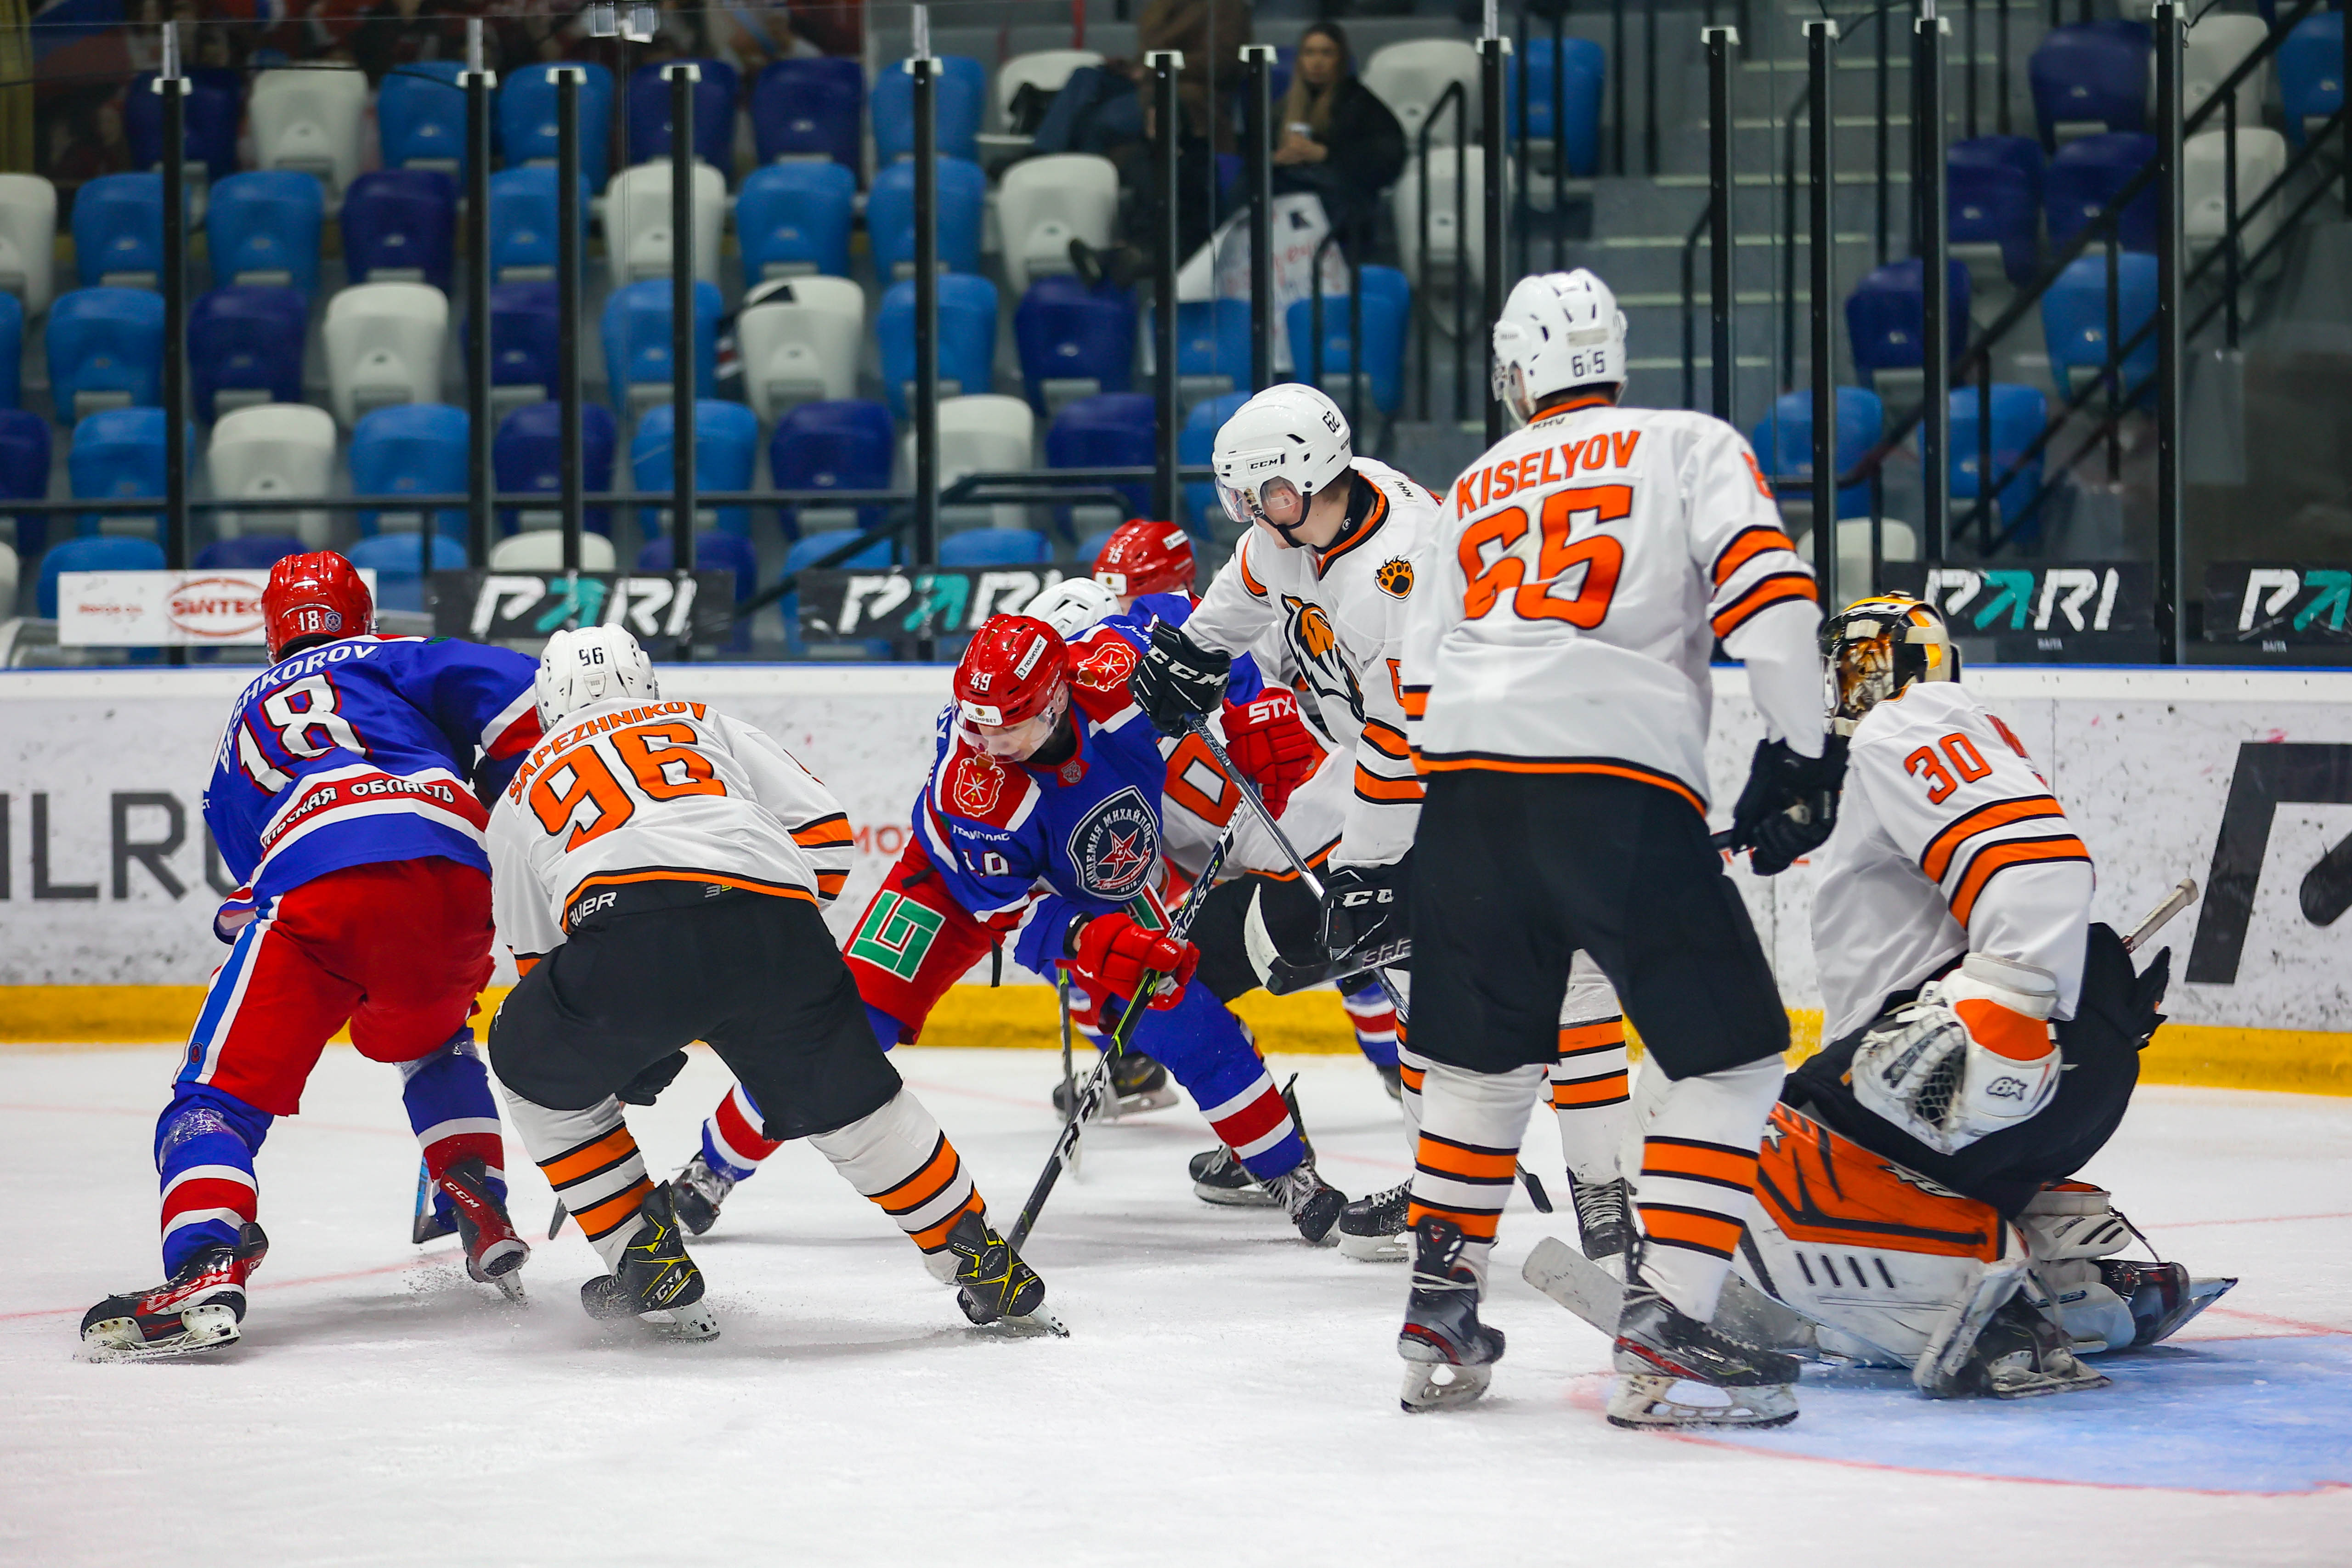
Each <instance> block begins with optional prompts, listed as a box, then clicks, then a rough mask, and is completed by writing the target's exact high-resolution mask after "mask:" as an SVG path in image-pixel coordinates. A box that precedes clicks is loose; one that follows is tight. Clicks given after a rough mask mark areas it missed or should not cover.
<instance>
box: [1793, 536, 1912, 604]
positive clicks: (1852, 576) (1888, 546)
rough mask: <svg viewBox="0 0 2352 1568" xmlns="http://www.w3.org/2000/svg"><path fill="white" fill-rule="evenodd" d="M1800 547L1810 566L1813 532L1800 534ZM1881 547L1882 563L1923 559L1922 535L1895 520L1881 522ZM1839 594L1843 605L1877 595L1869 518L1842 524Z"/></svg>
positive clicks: (1798, 546)
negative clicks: (1871, 568) (1921, 555)
mask: <svg viewBox="0 0 2352 1568" xmlns="http://www.w3.org/2000/svg"><path fill="white" fill-rule="evenodd" d="M1796 546H1797V554H1798V555H1799V556H1800V557H1801V558H1802V559H1803V560H1804V561H1805V562H1806V563H1809V564H1810V563H1811V561H1812V559H1813V535H1812V531H1811V530H1810V529H1807V530H1803V531H1800V532H1799V533H1798V535H1797V538H1796ZM1878 546H1879V552H1880V553H1879V559H1880V560H1882V561H1916V560H1918V559H1919V535H1918V534H1917V533H1916V532H1915V531H1913V530H1912V527H1911V525H1910V524H1909V523H1907V522H1898V521H1895V519H1894V518H1891V517H1888V518H1881V519H1880V520H1879V523H1878ZM1837 591H1838V597H1839V600H1840V602H1844V601H1847V600H1852V599H1859V598H1862V597H1863V596H1864V595H1868V594H1871V593H1874V592H1875V591H1876V588H1875V585H1874V584H1872V583H1871V581H1870V519H1868V518H1866V517H1849V518H1843V519H1841V520H1840V521H1839V522H1838V525H1837Z"/></svg>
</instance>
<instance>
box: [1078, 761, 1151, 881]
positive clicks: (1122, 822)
mask: <svg viewBox="0 0 2352 1568" xmlns="http://www.w3.org/2000/svg"><path fill="white" fill-rule="evenodd" d="M1158 858H1160V824H1159V821H1158V819H1156V818H1155V817H1153V816H1152V815H1151V807H1150V805H1149V804H1147V803H1146V802H1145V800H1144V798H1143V796H1142V795H1140V794H1139V793H1137V791H1136V790H1135V789H1133V788H1132V787H1129V788H1127V789H1123V790H1121V791H1119V792H1118V794H1117V795H1112V796H1111V797H1110V798H1109V799H1108V800H1106V801H1104V802H1103V803H1102V804H1101V805H1097V806H1096V807H1095V808H1094V809H1093V810H1092V811H1090V812H1088V813H1087V814H1086V816H1083V817H1080V818H1079V819H1078V825H1077V826H1076V827H1073V828H1072V829H1070V868H1071V869H1073V870H1074V871H1076V873H1077V875H1078V885H1079V886H1080V887H1082V888H1084V889H1086V890H1087V892H1089V893H1092V894H1093V895H1094V896H1095V897H1097V898H1098V899H1108V900H1112V901H1114V902H1121V901H1124V900H1128V899H1131V898H1133V897H1134V896H1135V894H1136V892H1137V890H1138V889H1140V888H1141V887H1142V886H1143V879H1145V878H1146V877H1148V876H1150V874H1151V863H1152V862H1153V861H1154V860H1157V859H1158Z"/></svg>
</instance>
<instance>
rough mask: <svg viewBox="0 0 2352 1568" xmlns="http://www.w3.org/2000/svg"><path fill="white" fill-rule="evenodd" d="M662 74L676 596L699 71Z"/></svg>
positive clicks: (686, 649)
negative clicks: (666, 83) (666, 119)
mask: <svg viewBox="0 0 2352 1568" xmlns="http://www.w3.org/2000/svg"><path fill="white" fill-rule="evenodd" d="M662 75H663V76H665V77H666V78H667V79H668V80H669V357H670V371H671V374H670V395H671V402H670V407H671V409H672V410H673V416H672V420H671V425H672V429H671V433H670V468H669V473H670V480H669V489H670V514H669V538H670V546H669V549H670V556H669V563H670V580H671V583H672V584H673V585H674V591H675V592H676V593H677V595H678V597H679V600H680V601H682V600H683V599H684V597H685V595H686V593H687V587H688V584H690V583H692V582H693V581H694V510H695V506H694V477H695V476H694V435H695V431H694V412H695V410H694V405H695V399H696V397H697V396H698V395H699V394H700V392H701V390H702V389H701V388H700V387H699V386H698V385H697V384H696V382H697V379H698V378H697V376H696V374H695V368H696V367H695V353H694V343H695V321H694V84H695V83H696V82H698V81H699V80H701V79H702V70H701V68H699V67H698V66H696V65H693V64H691V63H681V64H677V65H672V66H666V67H664V68H663V70H662ZM606 243H607V244H610V243H611V241H610V240H607V241H606ZM693 657H694V638H693V637H691V636H689V635H681V636H680V637H678V639H677V658H678V659H679V660H680V661H681V662H684V661H686V660H688V659H691V658H693Z"/></svg>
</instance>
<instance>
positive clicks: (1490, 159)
mask: <svg viewBox="0 0 2352 1568" xmlns="http://www.w3.org/2000/svg"><path fill="white" fill-rule="evenodd" d="M1554 25H1555V26H1557V23H1555V24H1554ZM1510 52H1511V40H1510V39H1508V38H1507V37H1503V36H1502V35H1501V34H1500V33H1499V32H1497V31H1496V15H1495V0H1486V36H1485V37H1481V38H1480V39H1479V40H1478V89H1479V91H1478V96H1479V105H1478V113H1479V120H1478V124H1479V130H1480V132H1482V134H1481V138H1480V140H1481V142H1482V143H1483V145H1484V147H1485V151H1486V212H1485V214H1484V218H1485V222H1486V311H1485V314H1484V319H1483V321H1481V324H1480V327H1479V337H1478V341H1479V343H1480V344H1481V346H1484V345H1485V344H1486V342H1490V341H1491V340H1492V338H1493V336H1494V331H1495V323H1496V321H1499V320H1500V319H1501V318H1502V314H1503V278H1504V273H1505V270H1506V268H1508V267H1509V266H1510V249H1509V245H1508V242H1507V238H1506V231H1505V226H1504V216H1503V188H1504V182H1505V178H1506V175H1507V169H1506V167H1505V161H1504V158H1503V58H1504V57H1505V56H1506V55H1507V54H1509V53H1510ZM1552 63H1553V69H1554V72H1555V79H1557V75H1556V73H1557V71H1558V69H1559V47H1558V46H1557V44H1555V46H1554V47H1553V49H1552ZM1519 103H1520V112H1522V113H1525V112H1526V105H1527V100H1526V98H1525V96H1524V95H1522V96H1521V98H1520V100H1519ZM1552 116H1553V122H1552V158H1553V163H1554V166H1555V167H1557V166H1558V162H1559V157H1560V154H1561V153H1563V152H1564V151H1565V149H1566V146H1567V141H1566V138H1564V137H1562V136H1561V135H1560V133H1559V132H1560V130H1561V126H1560V124H1559V103H1558V102H1557V101H1555V102H1554V103H1553V105H1552ZM1525 155H1526V154H1525V152H1524V150H1522V153H1521V158H1522V160H1523V162H1522V163H1521V167H1522V168H1524V167H1525V163H1524V158H1525ZM1553 216H1554V217H1555V219H1557V217H1558V216H1559V215H1558V214H1557V213H1555V214H1554V215H1553ZM1465 248H1466V247H1465ZM1349 353H1350V354H1351V356H1352V357H1351V359H1350V361H1349V363H1351V364H1356V365H1357V368H1358V369H1359V370H1360V369H1361V368H1362V366H1361V365H1360V363H1358V362H1360V360H1361V359H1362V357H1363V351H1362V350H1361V349H1360V348H1358V347H1356V346H1355V344H1354V341H1353V340H1352V339H1351V340H1349ZM1478 357H1479V360H1480V363H1484V362H1485V359H1486V356H1485V355H1484V354H1481V355H1479V356H1478ZM1469 360H1470V345H1469V343H1467V342H1457V343H1455V344H1454V365H1455V374H1457V375H1458V374H1461V367H1462V366H1464V365H1465V364H1467V363H1469ZM1479 379H1480V381H1481V383H1482V384H1484V385H1485V387H1486V444H1487V445H1488V446H1492V445H1494V444H1495V443H1496V442H1497V441H1499V440H1501V439H1502V438H1503V405H1502V400H1501V399H1499V398H1497V397H1496V395H1495V393H1494V378H1493V377H1491V376H1482V377H1480V378H1479Z"/></svg>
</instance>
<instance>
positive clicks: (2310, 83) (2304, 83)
mask: <svg viewBox="0 0 2352 1568" xmlns="http://www.w3.org/2000/svg"><path fill="white" fill-rule="evenodd" d="M2278 79H2279V102H2280V103H2281V104H2282V105H2283V106H2284V108H2285V110H2286V139H2287V140H2288V141H2289V142H2294V144H2295V145H2296V146H2297V147H2300V146H2302V145H2303V143H2304V139H2305V135H2306V134H2307V132H2305V121H2312V120H2325V119H2326V117H2327V116H2329V115H2331V114H2333V113H2335V112H2336V110H2339V109H2341V108H2343V107H2344V14H2343V13H2342V12H2340V11H2337V12H2331V13H2329V14H2328V15H2326V16H2305V18H2304V19H2303V20H2302V21H2300V22H2297V23H2296V24H2295V25H2294V31H2293V32H2291V33H2289V34H2288V35H2287V36H2286V38H2285V41H2284V42H2283V43H2281V44H2280V45H2279V47H2278Z"/></svg>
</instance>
